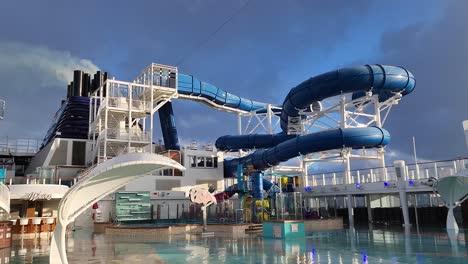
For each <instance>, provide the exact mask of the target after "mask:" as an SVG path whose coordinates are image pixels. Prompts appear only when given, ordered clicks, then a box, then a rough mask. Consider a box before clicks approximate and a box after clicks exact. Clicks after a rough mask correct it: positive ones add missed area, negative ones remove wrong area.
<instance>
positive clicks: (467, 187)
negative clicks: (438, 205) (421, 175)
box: [434, 170, 468, 231]
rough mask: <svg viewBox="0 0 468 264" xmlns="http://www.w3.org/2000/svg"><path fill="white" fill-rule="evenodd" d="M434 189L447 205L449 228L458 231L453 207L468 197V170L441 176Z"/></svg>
mask: <svg viewBox="0 0 468 264" xmlns="http://www.w3.org/2000/svg"><path fill="white" fill-rule="evenodd" d="M434 190H435V191H437V192H438V193H439V195H440V197H441V198H442V200H444V202H445V206H447V208H448V209H449V210H448V213H447V230H455V231H458V224H457V221H456V220H455V217H454V215H453V209H454V208H455V207H457V206H458V205H459V204H461V203H462V202H463V201H464V200H466V199H467V198H468V170H462V171H460V172H458V173H457V174H455V175H453V176H446V177H443V178H440V179H439V180H438V181H437V182H436V185H435V186H434Z"/></svg>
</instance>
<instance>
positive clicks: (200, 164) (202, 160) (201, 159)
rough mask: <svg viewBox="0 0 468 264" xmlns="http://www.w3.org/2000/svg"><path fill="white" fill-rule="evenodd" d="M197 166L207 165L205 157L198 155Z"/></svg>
mask: <svg viewBox="0 0 468 264" xmlns="http://www.w3.org/2000/svg"><path fill="white" fill-rule="evenodd" d="M197 167H205V157H197Z"/></svg>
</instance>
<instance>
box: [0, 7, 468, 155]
mask: <svg viewBox="0 0 468 264" xmlns="http://www.w3.org/2000/svg"><path fill="white" fill-rule="evenodd" d="M2 2H3V3H2V9H1V11H0V14H1V15H0V24H1V25H3V26H2V27H0V80H1V81H2V85H1V88H0V98H2V99H5V100H6V101H7V113H6V118H5V120H3V121H1V123H0V135H1V136H9V137H12V138H19V137H21V138H30V137H32V138H38V139H41V138H42V137H43V136H44V134H45V132H46V130H47V128H48V126H49V124H50V121H51V119H52V117H53V115H54V113H55V111H56V110H57V109H58V107H59V105H60V100H61V99H63V98H64V97H65V95H66V84H67V83H68V82H69V81H70V80H71V76H72V71H73V69H83V70H86V71H88V72H93V71H95V70H96V69H102V70H105V71H109V72H110V73H111V75H112V76H115V77H116V78H117V79H121V80H132V79H133V77H135V76H136V75H137V74H138V73H139V72H140V71H141V70H142V69H143V68H144V67H145V66H146V65H148V64H150V63H151V62H157V63H162V64H169V65H176V66H178V67H179V71H180V72H182V73H186V74H191V75H195V76H197V77H198V79H200V80H203V81H206V82H209V83H212V84H214V85H216V86H218V87H220V88H223V89H225V90H228V91H230V92H232V93H235V94H238V95H240V96H243V97H247V98H251V99H254V100H258V101H263V102H271V103H274V104H280V103H281V102H282V101H283V99H284V97H285V95H286V94H287V93H288V91H289V90H290V89H291V88H292V87H294V86H295V85H297V84H298V83H300V82H302V81H303V80H305V79H307V78H309V77H311V76H314V75H317V74H320V73H323V72H326V71H329V70H333V69H336V68H339V67H344V66H350V65H359V64H372V63H380V64H390V65H400V66H404V67H406V68H408V69H409V70H410V71H412V72H413V73H414V75H415V77H416V79H417V87H416V90H415V92H414V93H412V94H411V95H409V96H408V97H406V98H404V100H402V101H401V102H400V104H399V105H397V106H396V107H394V110H393V112H392V113H391V116H390V117H389V120H388V122H387V124H386V128H387V129H388V130H389V131H390V133H391V134H392V142H391V144H390V146H389V147H388V151H389V152H394V153H398V155H411V153H412V147H411V138H412V136H415V137H416V141H417V146H418V155H419V156H420V157H421V158H423V159H446V158H453V157H457V156H466V155H467V154H468V153H467V147H466V145H465V142H464V136H463V130H462V125H461V122H462V120H464V119H468V115H467V113H468V104H467V103H466V102H467V99H468V88H467V86H466V84H467V83H468V51H467V48H466V47H468V27H466V24H467V22H468V21H467V19H466V10H468V1H462V0H459V1H429V0H420V1H404V0H403V1H358V0H356V1H345V0H342V1H318V0H317V1H306V0H303V1H300V0H289V1H285V0H283V1H279V0H275V1H270V0H250V1H248V2H247V0H237V1H217V0H176V1H131V2H130V1H74V2H73V3H72V2H68V1H48V3H47V4H44V3H43V2H41V1H30V2H28V3H27V4H26V3H25V2H22V1H2ZM20 2H21V3H20ZM246 3H247V4H246ZM239 10H240V11H239ZM233 14H235V15H234V16H233ZM231 16H233V18H232V19H231V20H230V21H229V22H228V23H226V24H225V25H224V26H223V27H222V29H221V30H219V31H218V32H217V33H216V34H215V35H213V36H211V37H209V36H210V34H211V33H213V32H214V31H215V30H216V29H217V28H218V27H219V26H220V25H221V24H223V23H224V22H225V21H226V20H227V19H228V18H229V17H231ZM200 43H202V45H200ZM174 108H175V113H176V124H177V125H178V128H179V136H180V137H181V139H182V141H183V142H189V141H190V140H192V139H195V140H198V141H204V142H206V141H214V140H215V139H216V138H217V137H219V136H221V135H225V134H235V133H236V117H235V116H233V115H229V114H226V113H220V112H217V111H215V110H212V109H209V108H208V107H206V106H204V105H201V104H199V103H195V102H185V101H176V102H174ZM159 137H160V136H158V135H156V138H159Z"/></svg>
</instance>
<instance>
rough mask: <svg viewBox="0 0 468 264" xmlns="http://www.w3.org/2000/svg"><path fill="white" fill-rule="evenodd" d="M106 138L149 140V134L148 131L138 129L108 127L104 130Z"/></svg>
mask: <svg viewBox="0 0 468 264" xmlns="http://www.w3.org/2000/svg"><path fill="white" fill-rule="evenodd" d="M106 133H107V139H118V140H129V139H130V140H131V141H140V142H151V135H150V133H149V132H148V131H141V130H140V129H133V128H132V129H129V128H125V129H112V128H109V129H107V131H106Z"/></svg>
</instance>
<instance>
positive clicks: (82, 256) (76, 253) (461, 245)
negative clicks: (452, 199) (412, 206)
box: [2, 229, 468, 264]
mask: <svg viewBox="0 0 468 264" xmlns="http://www.w3.org/2000/svg"><path fill="white" fill-rule="evenodd" d="M40 242H41V243H39V241H36V243H34V241H31V240H28V241H26V240H25V241H24V242H23V245H21V243H20V242H19V241H15V245H14V247H13V248H11V249H9V250H10V251H9V252H3V255H5V254H8V253H10V256H11V257H10V259H9V261H10V263H48V246H47V245H46V244H47V243H46V241H45V240H42V241H40ZM467 245H468V230H466V231H463V230H461V231H460V233H459V234H458V235H457V236H454V237H449V236H448V235H447V233H445V232H443V231H442V230H439V231H434V230H429V231H425V232H422V233H405V232H403V231H402V230H396V231H389V230H372V231H369V230H338V231H328V232H314V233H312V234H308V235H307V236H306V237H305V238H304V239H295V240H287V241H284V240H275V239H263V238H262V237H261V236H259V235H257V236H247V237H243V238H233V237H231V236H228V235H225V234H216V236H215V237H208V238H202V237H200V236H198V235H195V234H186V235H177V236H172V237H169V238H142V237H121V236H119V237H112V236H106V235H104V234H93V233H92V232H91V231H90V230H86V229H82V230H77V231H75V232H74V233H73V235H72V236H70V238H69V241H68V246H67V247H68V249H67V251H68V259H69V262H70V263H145V264H149V263H171V264H172V263H196V264H202V263H228V264H229V263H259V264H260V263H268V264H272V263H314V264H315V263H444V264H449V263H450V264H458V263H465V264H466V263H468V246H467ZM2 263H4V262H2Z"/></svg>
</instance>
